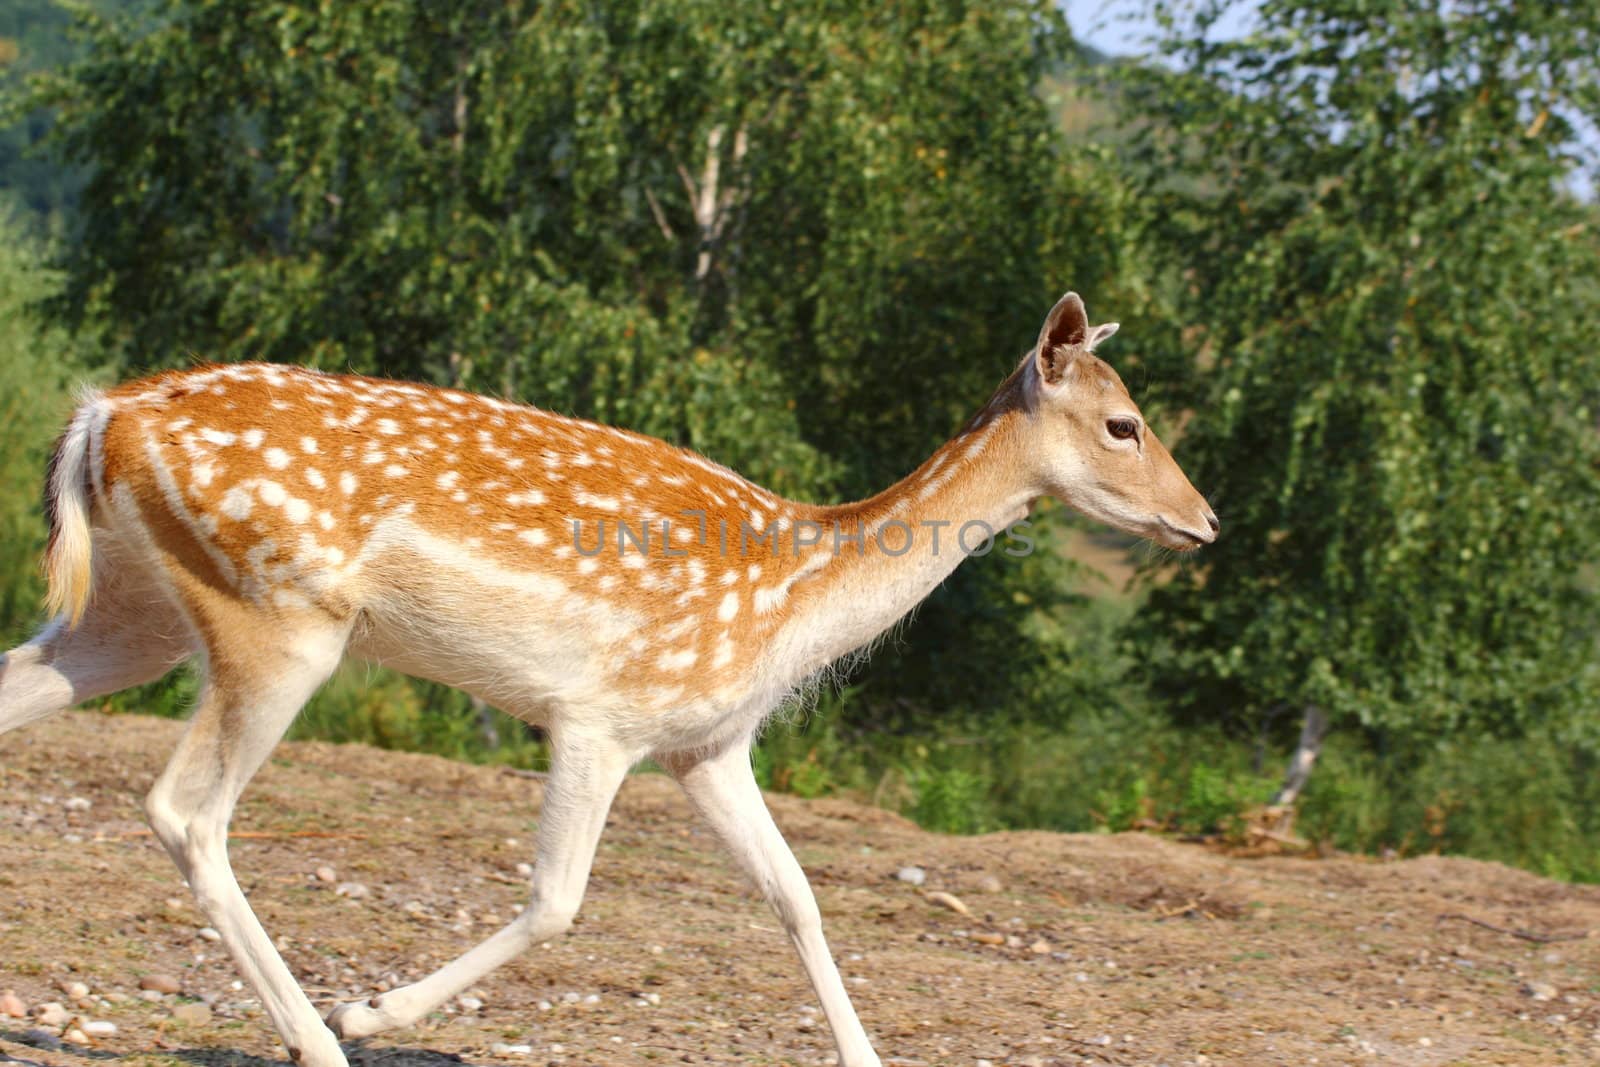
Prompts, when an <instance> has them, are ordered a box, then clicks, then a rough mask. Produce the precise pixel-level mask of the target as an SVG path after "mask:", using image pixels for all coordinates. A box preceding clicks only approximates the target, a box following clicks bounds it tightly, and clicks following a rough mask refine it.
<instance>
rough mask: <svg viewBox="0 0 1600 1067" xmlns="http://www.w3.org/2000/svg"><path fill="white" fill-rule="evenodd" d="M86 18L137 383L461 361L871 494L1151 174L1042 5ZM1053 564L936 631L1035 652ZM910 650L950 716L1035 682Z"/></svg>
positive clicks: (122, 356)
mask: <svg viewBox="0 0 1600 1067" xmlns="http://www.w3.org/2000/svg"><path fill="white" fill-rule="evenodd" d="M83 32H84V33H85V34H86V35H87V37H88V48H87V53H86V55H85V57H84V58H83V59H82V60H81V61H79V62H77V63H75V64H73V65H70V66H68V67H66V68H65V69H63V70H62V71H60V72H59V73H56V74H53V75H47V76H45V77H42V78H40V79H37V80H36V81H35V83H34V84H35V95H34V97H33V102H34V103H35V104H37V105H40V106H48V107H50V108H53V109H54V110H55V113H56V114H57V115H58V116H59V117H58V120H57V124H56V127H55V135H54V136H55V139H56V141H55V143H56V144H57V146H58V148H59V149H60V151H61V152H62V154H63V155H64V157H65V158H66V159H68V160H70V161H73V162H76V163H79V164H82V165H84V166H86V167H87V168H89V170H90V174H91V177H90V180H89V182H88V185H87V186H86V188H85V190H84V193H83V196H82V201H81V216H82V217H81V228H82V235H83V237H82V240H80V241H76V242H73V243H72V244H71V245H70V246H68V247H67V249H66V251H65V258H64V267H65V270H66V274H67V288H66V291H65V294H64V295H63V297H62V298H61V299H60V300H59V301H57V302H56V303H55V304H54V305H53V308H54V311H55V313H56V314H57V316H58V317H59V319H60V320H61V321H63V322H65V323H68V324H70V325H72V326H73V327H75V328H77V329H79V330H82V331H84V332H86V333H88V334H90V335H92V336H93V337H95V338H96V339H97V340H98V342H99V343H100V344H101V345H102V346H103V347H104V348H105V349H106V350H107V351H108V352H109V353H111V354H112V356H113V357H114V359H115V362H116V363H117V364H118V365H119V367H120V369H122V370H134V369H142V368H147V367H153V366H160V365H170V364H172V363H175V362H182V361H185V360H188V359H190V358H193V356H194V354H197V353H198V354H200V355H202V356H204V357H206V358H216V359H235V358H244V357H259V358H267V359H278V360H289V361H295V362H307V363H311V364H313V365H319V366H323V367H330V368H345V367H349V368H354V369H357V370H362V371H376V372H383V373H391V374H397V375H404V376H415V377H423V378H429V379H432V380H435V381H448V382H460V383H462V384H464V385H466V386H468V387H474V388H481V389H488V390H492V391H497V392H505V393H510V394H514V395H518V396H521V397H523V398H526V399H528V400H530V401H532V402H535V403H538V404H541V405H543V406H546V407H549V408H553V409H556V410H562V411H570V412H575V413H578V414H581V415H585V416H589V417H594V418H598V419H601V420H603V421H607V422H612V423H618V424H623V425H628V426H632V427H634V428H637V429H641V430H644V431H646V432H650V433H654V434H658V435H660V436H663V437H666V438H668V439H671V440H674V441H677V442H680V443H683V444H687V445H690V446H692V447H695V448H698V449H700V450H702V451H704V452H706V453H708V454H710V455H712V456H713V457H715V458H717V459H719V460H722V461H724V462H727V463H729V464H731V465H733V466H735V467H737V468H739V469H740V470H742V471H744V472H746V473H747V474H749V475H751V476H752V477H754V478H757V479H759V480H762V481H765V482H767V483H768V484H771V485H772V486H773V487H774V488H776V489H778V490H779V491H783V492H789V493H794V494H797V495H803V496H808V497H812V498H839V497H849V496H859V495H864V494H866V493H868V492H870V491H873V490H876V489H879V488H881V487H882V486H883V485H884V484H886V483H887V482H889V481H890V480H892V479H894V478H898V477H900V476H902V475H903V474H905V473H906V472H907V471H908V470H910V469H911V468H912V467H913V466H914V465H915V463H916V462H917V461H919V460H920V459H922V458H923V457H924V456H925V455H926V454H927V453H928V451H930V450H931V449H932V448H933V447H934V446H935V445H936V444H937V443H938V442H939V441H940V440H942V439H943V438H944V437H945V436H947V435H948V434H949V433H950V432H951V431H952V430H953V429H954V428H955V427H956V426H958V425H959V424H960V423H961V422H962V421H963V420H964V419H965V418H966V417H967V416H968V415H969V414H970V413H971V412H972V411H973V410H975V408H976V407H977V405H979V404H980V403H981V402H982V400H983V399H984V398H985V397H986V395H987V393H988V391H989V390H990V389H991V388H993V386H994V385H995V384H996V383H997V382H998V381H999V380H1000V379H1001V378H1003V377H1004V376H1005V374H1006V373H1008V372H1009V370H1010V369H1011V367H1012V365H1013V363H1014V360H1015V359H1016V358H1017V356H1018V355H1019V354H1020V353H1021V352H1022V351H1023V349H1024V348H1025V347H1026V346H1027V345H1028V344H1029V343H1030V342H1031V340H1032V331H1033V329H1034V328H1035V327H1036V325H1037V322H1038V318H1039V314H1040V312H1041V310H1042V309H1043V308H1047V307H1048V306H1049V305H1050V303H1051V302H1052V301H1053V300H1054V298H1055V297H1056V296H1057V295H1059V293H1060V291H1061V290H1062V289H1064V288H1066V287H1067V286H1068V285H1069V284H1070V285H1072V286H1073V287H1076V288H1079V289H1080V290H1083V291H1085V292H1087V293H1089V294H1090V295H1091V297H1099V296H1100V295H1101V294H1102V293H1105V292H1108V291H1109V290H1110V289H1111V285H1110V282H1109V281H1108V279H1110V278H1112V277H1114V276H1115V275H1116V273H1117V266H1118V264H1119V258H1118V257H1119V256H1120V254H1121V253H1120V250H1119V245H1118V241H1117V239H1116V235H1115V234H1114V233H1113V232H1112V230H1113V229H1114V227H1115V226H1116V225H1117V224H1118V223H1119V220H1120V219H1122V218H1123V217H1124V215H1125V211H1126V206H1127V201H1126V197H1125V196H1123V195H1122V194H1120V193H1118V192H1117V191H1116V190H1115V189H1114V188H1113V187H1110V186H1108V185H1107V184H1106V183H1104V182H1102V181H1101V180H1099V178H1098V175H1097V173H1096V167H1097V161H1096V160H1095V159H1094V158H1093V157H1092V156H1091V155H1090V154H1088V153H1086V152H1083V151H1076V152H1073V153H1068V152H1066V151H1065V150H1064V148H1063V146H1062V143H1061V141H1060V139H1059V136H1058V134H1057V131H1056V130H1055V129H1054V127H1053V124H1052V122H1051V118H1050V114H1049V110H1048V108H1047V107H1046V104H1045V102H1044V100H1043V99H1042V98H1041V96H1040V94H1039V93H1038V91H1037V89H1038V85H1039V81H1040V78H1041V75H1042V74H1043V72H1044V71H1046V70H1047V69H1051V68H1052V67H1053V66H1054V65H1055V64H1058V63H1059V62H1060V61H1061V58H1062V56H1063V54H1064V46H1065V45H1066V43H1067V40H1068V38H1067V35H1066V31H1065V26H1064V25H1063V23H1062V22H1061V19H1060V16H1059V14H1058V13H1057V12H1056V11H1055V9H1054V8H1053V7H1052V6H1051V5H1050V4H1048V3H1045V2H1042V0H1007V2H1004V3H999V4H984V5H966V4H945V3H921V2H918V3H909V4H894V5H859V4H840V3H835V2H826V0H813V2H810V3H802V4H728V3H721V2H711V0H649V2H644V0H622V2H616V3H605V4H596V3H591V2H580V0H558V2H555V3H544V4H532V3H519V2H512V3H504V4H471V3H469V4H456V5H439V4H432V3H423V2H420V0H379V2H376V3H367V4H359V5H327V4H310V3H290V2H279V3H266V4H262V3H245V2H243V0H169V2H167V3H165V4H161V5H158V6H156V7H155V8H154V10H153V11H141V13H140V14H139V15H138V17H137V18H133V17H123V18H111V19H107V18H100V17H95V16H90V17H87V18H86V19H85V20H84V23H83ZM1097 286H1099V287H1100V288H1098V289H1097ZM1102 306H1103V302H1102ZM1047 564H1048V561H1047V560H1046V558H1045V555H1044V554H1040V556H1039V558H1038V559H1036V560H1034V561H1033V563H1032V564H1030V565H1029V566H1028V567H1006V566H1004V565H1003V564H1001V563H998V562H991V563H989V564H987V565H985V566H982V567H981V568H980V569H979V573H978V574H976V575H965V574H964V575H963V576H962V577H961V578H960V579H958V580H957V581H955V582H953V583H952V585H951V588H950V589H949V590H947V591H946V592H945V593H944V594H943V595H941V597H940V598H939V600H938V602H937V604H936V605H934V606H933V607H931V608H930V609H929V610H928V611H927V612H925V618H927V619H928V620H929V621H930V623H931V624H932V626H933V627H934V631H933V632H934V633H935V634H937V635H940V636H943V635H950V638H951V640H952V641H953V642H954V643H957V644H962V645H964V646H965V648H966V649H967V650H968V652H967V655H971V656H992V657H998V656H1003V655H1007V654H1009V650H1010V649H1011V648H1013V647H1015V646H1017V645H1019V644H1021V642H1020V641H1019V640H1018V636H1017V627H1018V625H1019V622H1020V613H1018V612H1016V611H1011V612H1010V620H1011V621H1009V622H1008V621H1007V616H1006V611H1007V609H1008V607H1009V606H1010V597H1011V589H1012V588H1013V587H1014V586H1016V585H1017V584H1018V583H1030V582H1031V583H1037V584H1038V585H1039V586H1040V588H1038V589H1036V590H1035V594H1034V595H1035V596H1036V597H1039V598H1041V599H1045V598H1047V597H1048V595H1049V592H1050V582H1049V578H1048V574H1047V570H1048V568H1047ZM877 672H878V673H877V674H876V675H875V677H878V678H883V679H890V678H893V679H894V683H895V686H896V688H897V689H898V690H899V692H900V695H902V696H904V695H905V694H906V693H907V691H908V690H909V691H911V692H912V693H914V694H917V695H918V699H915V700H913V701H911V702H910V705H909V706H913V707H916V708H918V709H920V710H919V711H918V714H922V713H923V712H926V713H929V714H935V713H941V712H944V711H946V710H948V709H949V708H950V707H951V706H952V705H959V706H963V707H967V708H992V707H993V706H995V705H1003V704H1005V703H1006V702H1007V701H1008V700H1010V699H1012V698H1011V696H1009V695H1008V694H1007V693H1006V692H1005V691H1003V688H1004V685H1005V684H1006V681H1007V679H1006V678H1005V677H1002V678H1000V679H996V678H994V677H983V676H980V675H979V674H978V672H972V671H961V670H959V669H955V668H953V665H952V664H951V663H950V661H949V659H948V657H947V658H946V660H945V661H944V662H943V663H941V662H939V661H938V659H937V656H936V653H935V651H934V650H933V649H932V647H931V645H930V646H929V647H925V648H923V649H922V650H921V651H919V652H917V653H915V654H914V655H912V656H902V655H891V656H890V657H888V658H887V660H883V661H880V666H879V667H878V668H877Z"/></svg>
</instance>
